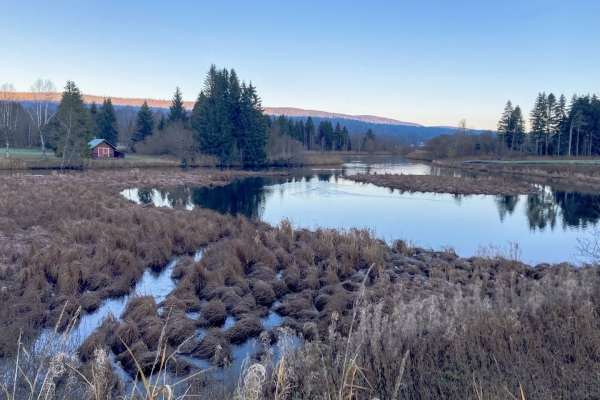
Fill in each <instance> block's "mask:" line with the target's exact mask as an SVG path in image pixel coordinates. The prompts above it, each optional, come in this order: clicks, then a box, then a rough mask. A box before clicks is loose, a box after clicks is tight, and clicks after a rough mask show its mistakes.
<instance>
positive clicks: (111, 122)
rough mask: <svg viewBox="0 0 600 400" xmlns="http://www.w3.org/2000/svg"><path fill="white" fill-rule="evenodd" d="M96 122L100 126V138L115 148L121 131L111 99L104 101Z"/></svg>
mask: <svg viewBox="0 0 600 400" xmlns="http://www.w3.org/2000/svg"><path fill="white" fill-rule="evenodd" d="M96 121H97V126H98V138H100V139H105V140H106V141H108V142H109V143H110V144H112V145H113V146H116V145H117V141H118V139H119V130H118V125H117V114H116V113H115V108H114V107H113V105H112V101H111V100H110V97H109V98H108V99H104V102H103V103H102V105H101V106H100V110H99V111H98V117H97V119H96Z"/></svg>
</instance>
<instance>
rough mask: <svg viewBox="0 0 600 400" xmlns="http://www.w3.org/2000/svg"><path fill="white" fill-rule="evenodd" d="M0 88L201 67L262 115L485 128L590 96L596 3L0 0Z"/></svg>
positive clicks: (134, 78)
mask: <svg viewBox="0 0 600 400" xmlns="http://www.w3.org/2000/svg"><path fill="white" fill-rule="evenodd" d="M0 21H1V22H0V37H1V38H2V40H0V43H1V45H0V84H1V83H4V82H9V83H12V84H13V85H14V86H15V87H16V88H17V90H19V91H26V90H28V88H29V86H30V85H31V83H33V82H34V81H35V80H36V79H37V78H50V79H52V80H53V81H54V83H55V84H56V85H57V86H58V87H59V88H62V87H63V86H64V84H65V82H66V81H67V80H68V79H71V80H73V81H74V82H75V83H76V84H77V86H79V88H80V89H81V90H82V92H84V93H88V94H96V95H106V96H115V97H117V96H118V97H139V98H166V99H168V98H171V97H172V96H173V92H174V91H175V87H176V86H179V87H180V88H181V90H182V91H183V95H184V99H185V100H194V99H195V98H196V96H197V95H198V93H199V91H200V89H201V87H202V84H203V80H204V77H205V75H206V71H207V70H208V68H209V67H210V65H211V64H213V63H214V64H216V65H217V67H219V68H223V67H227V68H235V70H236V71H237V73H238V75H239V77H240V78H241V79H244V80H246V81H252V83H253V84H254V85H255V86H256V87H257V89H258V93H259V95H260V96H261V97H262V99H263V105H264V106H270V107H299V108H306V109H316V110H322V111H330V112H340V113H346V114H371V115H377V116H383V117H388V118H395V119H399V120H403V121H410V122H417V123H421V124H423V125H428V126H430V125H450V126H456V125H457V123H458V121H460V120H461V119H462V118H466V120H467V124H468V125H469V126H471V127H474V128H480V129H495V127H496V124H497V121H498V119H499V118H500V114H501V113H502V109H503V108H504V104H505V103H506V101H507V100H509V99H510V100H512V101H513V103H514V104H518V105H520V106H521V107H522V108H523V110H524V111H525V113H526V114H528V113H529V110H530V109H531V107H532V106H533V102H534V100H535V96H536V95H537V93H538V92H541V91H546V92H547V93H549V92H553V93H555V94H560V93H564V94H565V95H566V96H567V98H569V99H570V97H571V96H572V95H573V94H574V93H577V94H587V93H599V92H600V1H598V0H560V1H555V0H519V1H516V0H505V1H495V0H487V1H486V0H476V1H475V0H473V1H471V0H456V1H452V0H437V1H433V0H420V1H417V0H413V1H401V0H396V1H374V0H371V1H360V2H357V1H349V0H346V1H327V0H321V1H308V0H303V1H285V0H279V1H210V2H209V1H152V0H147V1H94V2H91V1H80V0H77V1H60V0H56V1H46V0H44V1H41V0H40V1H27V0H18V1H15V0H0Z"/></svg>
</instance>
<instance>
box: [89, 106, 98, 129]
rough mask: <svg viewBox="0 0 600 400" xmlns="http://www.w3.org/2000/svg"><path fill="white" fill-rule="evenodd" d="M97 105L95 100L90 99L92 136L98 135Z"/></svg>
mask: <svg viewBox="0 0 600 400" xmlns="http://www.w3.org/2000/svg"><path fill="white" fill-rule="evenodd" d="M97 121H98V105H97V104H96V102H95V101H92V104H90V127H91V128H90V129H91V130H92V135H93V136H94V137H98V122H97Z"/></svg>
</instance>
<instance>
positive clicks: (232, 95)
mask: <svg viewBox="0 0 600 400" xmlns="http://www.w3.org/2000/svg"><path fill="white" fill-rule="evenodd" d="M191 123H192V128H193V129H194V130H196V132H197V134H198V141H199V143H200V148H201V149H202V151H203V152H205V153H207V154H211V155H215V156H217V157H219V158H220V160H221V163H222V164H225V165H229V164H232V163H241V164H243V165H248V166H251V165H261V164H263V163H264V161H265V158H266V154H265V151H264V146H265V144H266V139H267V136H266V122H265V117H264V116H263V114H262V108H261V102H260V98H259V97H258V95H257V94H256V89H255V88H254V86H252V84H249V85H246V84H245V83H242V84H241V85H240V82H239V79H238V77H237V74H236V72H235V71H234V70H231V72H230V71H228V70H227V69H223V70H218V69H217V68H216V66H215V65H212V66H211V67H210V69H209V71H208V73H207V75H206V78H205V80H204V87H203V89H202V91H201V92H200V94H199V95H198V99H197V100H196V103H195V104H194V109H193V111H192V118H191Z"/></svg>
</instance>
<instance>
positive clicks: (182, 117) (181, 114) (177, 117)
mask: <svg viewBox="0 0 600 400" xmlns="http://www.w3.org/2000/svg"><path fill="white" fill-rule="evenodd" d="M167 119H168V121H169V122H181V123H182V124H185V123H186V122H187V121H188V116H187V112H186V110H185V106H184V105H183V100H182V97H181V90H179V86H178V87H177V88H176V89H175V94H174V95H173V100H172V101H171V106H170V107H169V116H168V117H167Z"/></svg>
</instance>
